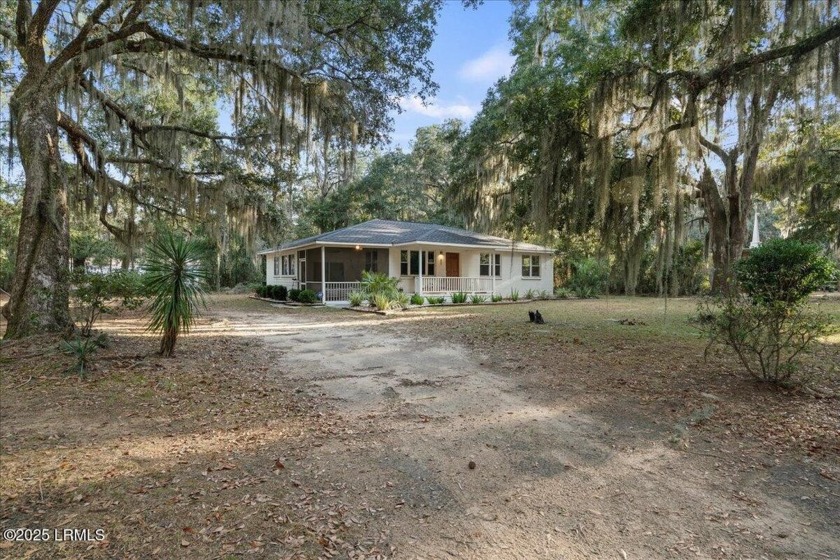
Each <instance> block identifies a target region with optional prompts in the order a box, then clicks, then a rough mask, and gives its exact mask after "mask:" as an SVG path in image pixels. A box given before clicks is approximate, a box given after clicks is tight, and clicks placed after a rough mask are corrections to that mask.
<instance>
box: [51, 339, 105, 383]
mask: <svg viewBox="0 0 840 560" xmlns="http://www.w3.org/2000/svg"><path fill="white" fill-rule="evenodd" d="M97 340H98V339H94V338H89V337H79V338H75V339H73V340H62V341H61V351H62V352H64V353H65V354H69V355H71V356H73V357H74V358H76V363H75V364H73V365H72V366H71V367H70V369H69V370H68V371H75V372H76V373H78V374H79V377H81V378H82V379H84V378H85V377H87V372H88V370H89V369H90V365H91V362H93V354H94V353H95V352H96V351H97V350H99V348H101V347H102V345H100V344H99V343H98V342H97Z"/></svg>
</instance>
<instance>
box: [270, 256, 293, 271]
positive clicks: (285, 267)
mask: <svg viewBox="0 0 840 560" xmlns="http://www.w3.org/2000/svg"><path fill="white" fill-rule="evenodd" d="M275 261H276V257H275ZM274 270H275V274H276V270H277V264H276V263H275V265H274ZM280 272H281V274H282V275H283V276H294V274H295V256H294V255H283V256H282V257H281V260H280Z"/></svg>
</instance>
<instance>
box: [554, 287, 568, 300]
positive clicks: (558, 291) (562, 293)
mask: <svg viewBox="0 0 840 560" xmlns="http://www.w3.org/2000/svg"><path fill="white" fill-rule="evenodd" d="M571 296H572V291H571V290H570V289H569V288H565V287H559V288H555V289H554V297H556V298H557V299H569V298H570V297H571Z"/></svg>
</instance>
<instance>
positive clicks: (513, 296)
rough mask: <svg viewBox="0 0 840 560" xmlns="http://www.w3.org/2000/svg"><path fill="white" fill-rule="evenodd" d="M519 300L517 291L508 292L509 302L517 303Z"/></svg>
mask: <svg viewBox="0 0 840 560" xmlns="http://www.w3.org/2000/svg"><path fill="white" fill-rule="evenodd" d="M517 300H519V290H511V291H510V301H517Z"/></svg>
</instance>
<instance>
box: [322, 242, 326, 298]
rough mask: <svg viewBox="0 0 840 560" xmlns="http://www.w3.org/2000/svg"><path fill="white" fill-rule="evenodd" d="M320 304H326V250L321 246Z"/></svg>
mask: <svg viewBox="0 0 840 560" xmlns="http://www.w3.org/2000/svg"><path fill="white" fill-rule="evenodd" d="M321 303H327V249H326V247H324V246H323V245H321Z"/></svg>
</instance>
